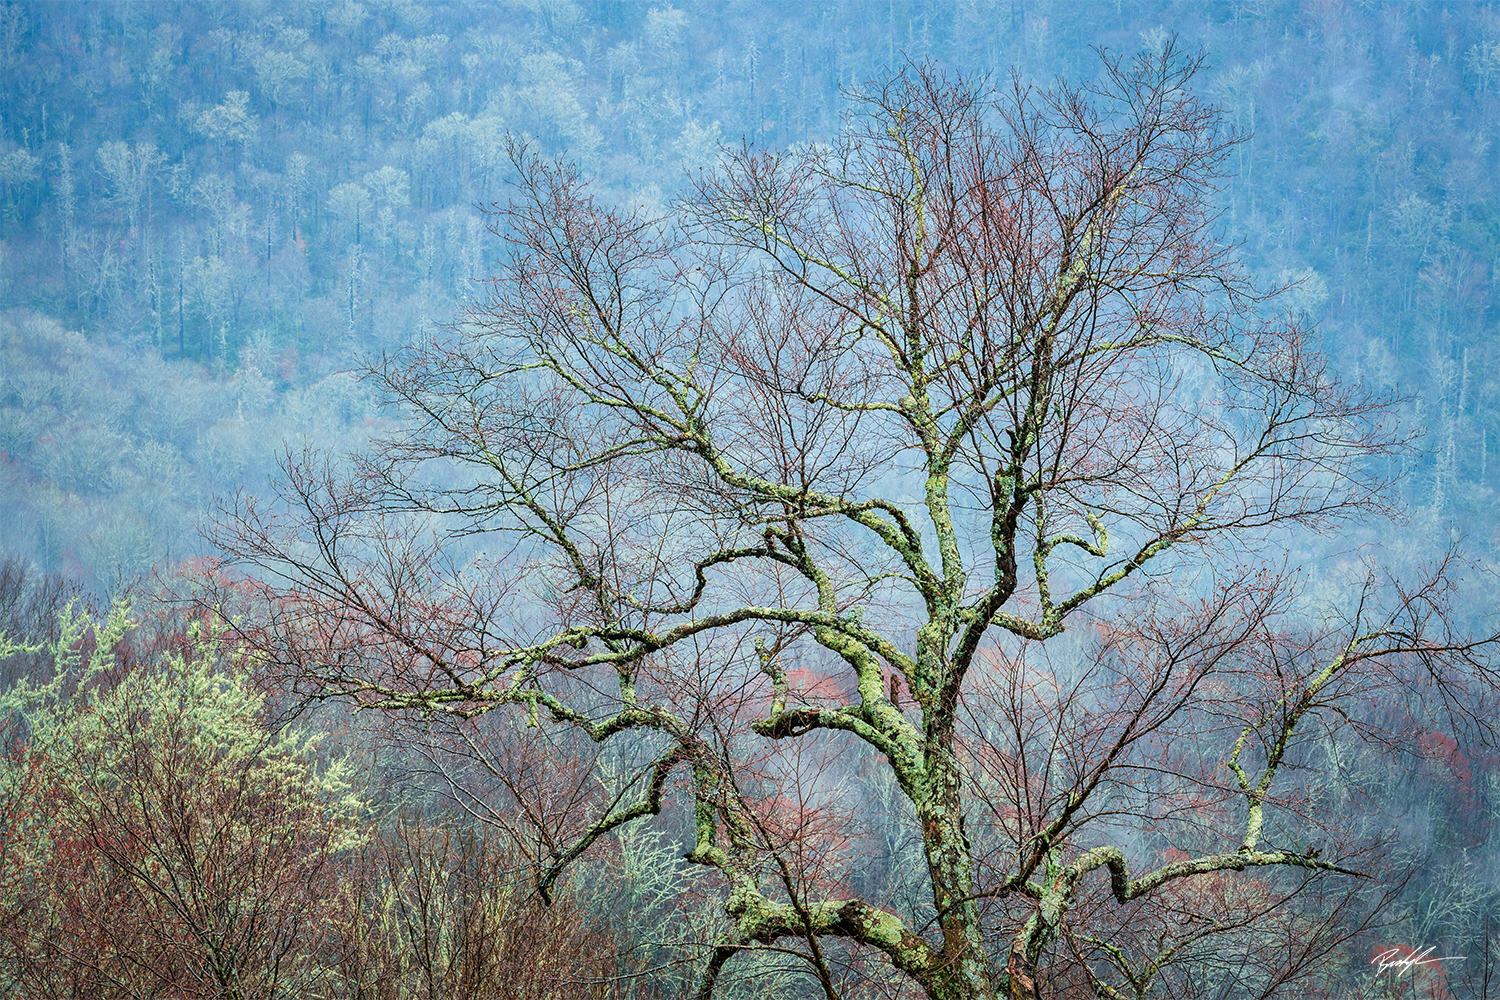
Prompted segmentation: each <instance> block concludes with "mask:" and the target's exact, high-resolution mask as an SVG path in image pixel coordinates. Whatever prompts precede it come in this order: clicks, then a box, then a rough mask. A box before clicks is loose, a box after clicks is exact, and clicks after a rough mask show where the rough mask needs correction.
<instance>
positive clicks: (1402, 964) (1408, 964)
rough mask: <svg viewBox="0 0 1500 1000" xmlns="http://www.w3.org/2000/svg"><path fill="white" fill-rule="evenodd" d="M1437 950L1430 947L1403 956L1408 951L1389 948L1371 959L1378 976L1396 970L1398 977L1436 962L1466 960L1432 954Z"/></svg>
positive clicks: (1457, 956)
mask: <svg viewBox="0 0 1500 1000" xmlns="http://www.w3.org/2000/svg"><path fill="white" fill-rule="evenodd" d="M1435 950H1437V946H1436V945H1428V946H1427V947H1425V948H1423V949H1422V950H1421V951H1413V952H1411V953H1410V954H1408V955H1402V954H1401V953H1402V952H1403V951H1406V949H1405V948H1402V947H1401V946H1399V945H1398V946H1397V947H1395V948H1387V949H1386V950H1385V951H1381V952H1376V953H1375V957H1374V958H1372V959H1370V964H1371V965H1373V966H1375V972H1376V974H1377V975H1378V974H1379V973H1382V972H1384V971H1385V970H1386V969H1395V970H1396V975H1398V976H1399V975H1400V974H1401V973H1403V972H1409V971H1411V970H1412V969H1414V968H1416V967H1417V966H1419V965H1432V964H1434V963H1436V962H1462V961H1463V960H1464V956H1462V955H1434V954H1432V953H1433V952H1434V951H1435Z"/></svg>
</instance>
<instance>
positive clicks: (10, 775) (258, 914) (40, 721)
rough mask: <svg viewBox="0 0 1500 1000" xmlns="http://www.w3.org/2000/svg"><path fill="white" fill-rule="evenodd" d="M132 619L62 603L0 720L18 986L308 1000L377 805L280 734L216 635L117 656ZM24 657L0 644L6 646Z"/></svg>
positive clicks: (5, 881)
mask: <svg viewBox="0 0 1500 1000" xmlns="http://www.w3.org/2000/svg"><path fill="white" fill-rule="evenodd" d="M129 627H130V623H129V621H128V620H127V618H126V612H125V609H124V608H123V606H120V607H117V608H116V609H114V611H112V613H111V614H110V615H109V617H108V618H107V619H106V620H104V621H99V622H96V621H94V620H93V619H92V618H91V617H89V616H88V615H86V614H83V613H79V612H77V611H75V610H74V609H73V608H71V607H70V608H69V609H67V610H66V611H65V613H64V614H63V615H62V616H61V618H60V620H59V626H58V633H59V634H58V636H57V638H56V640H55V641H54V642H52V643H51V644H50V652H51V654H52V661H53V662H52V666H53V669H52V671H51V672H50V676H47V677H44V678H40V679H30V678H28V679H24V680H22V681H20V682H19V683H17V684H15V685H13V686H11V687H10V688H9V689H8V690H7V691H6V692H5V694H4V696H3V701H0V715H3V717H4V718H5V719H7V720H8V727H9V728H8V731H7V733H6V735H7V738H8V739H7V746H6V749H7V751H8V752H7V755H6V757H5V760H4V762H3V765H0V803H3V805H0V808H4V809H5V811H6V815H7V816H8V817H9V822H8V823H7V825H6V838H5V841H4V843H3V850H0V892H3V893H4V896H3V899H0V906H3V913H4V914H5V917H6V926H5V928H4V932H5V946H6V948H7V952H8V954H7V956H6V957H7V961H8V965H7V969H8V973H9V974H10V975H11V976H12V977H13V982H12V984H11V986H12V988H13V989H15V990H17V991H18V994H19V995H24V996H35V997H75V996H97V997H140V996H179V997H210V996H211V997H225V998H237V1000H252V998H266V1000H270V998H279V997H287V996H303V995H308V991H309V990H310V989H311V988H312V987H314V986H315V985H316V984H318V983H319V981H320V979H321V978H322V976H323V973H324V971H325V970H324V967H323V965H322V963H321V961H320V959H321V955H320V950H321V948H322V946H323V944H324V943H325V940H326V939H327V935H328V933H329V930H330V929H331V927H332V924H331V922H330V921H331V911H330V908H329V903H330V897H331V894H332V890H333V887H334V885H335V884H336V881H335V879H334V877H333V876H334V871H335V867H336V865H337V864H338V862H339V860H340V858H341V857H342V856H343V855H344V854H345V853H347V852H349V851H350V850H352V849H354V848H356V847H358V846H359V843H360V841H361V840H362V839H363V832H362V828H361V826H362V821H363V820H364V818H365V812H366V808H365V805H364V802H363V799H362V798H361V796H360V794H359V793H358V792H357V791H356V790H355V789H354V788H353V786H352V785H351V784H350V777H351V771H350V767H349V764H348V763H347V761H339V760H335V761H333V762H332V763H331V764H326V765H323V766H318V765H316V764H315V762H314V759H313V753H312V751H313V745H314V744H315V743H316V739H315V738H313V737H310V736H309V735H308V734H306V733H304V732H298V731H296V730H293V729H284V730H282V731H281V732H280V733H278V734H276V735H272V734H271V733H270V732H269V731H268V728H267V721H266V719H265V718H264V713H263V697H262V695H261V694H259V693H258V692H257V691H256V690H255V688H254V686H253V684H252V683H251V681H250V678H249V670H248V663H247V661H245V660H244V659H243V658H235V657H232V656H226V655H224V654H223V651H222V650H221V649H220V648H219V647H218V646H217V643H216V642H215V641H214V637H212V636H200V635H197V634H194V633H191V632H190V633H189V634H188V635H187V636H185V637H183V636H179V637H178V638H179V639H181V640H183V642H182V643H181V645H183V646H185V649H186V652H185V653H183V652H173V651H166V652H163V653H162V654H161V655H159V656H157V657H155V658H154V659H152V660H149V661H147V662H142V663H135V664H132V663H129V662H128V661H125V662H122V661H121V660H119V659H117V658H116V652H117V649H118V647H120V646H121V644H122V643H123V642H124V640H125V638H126V634H127V631H128V629H129ZM13 649H14V647H13V646H12V645H11V644H9V643H7V642H5V641H4V640H3V639H0V653H10V652H11V651H13Z"/></svg>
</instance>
